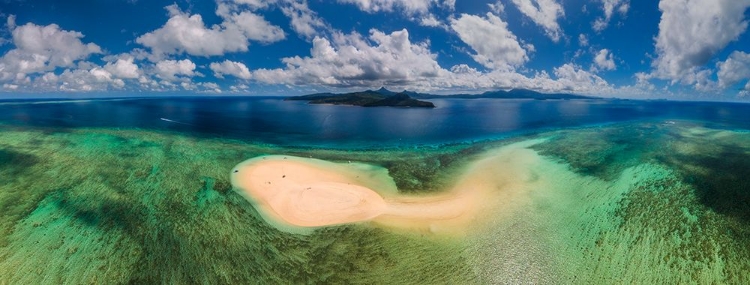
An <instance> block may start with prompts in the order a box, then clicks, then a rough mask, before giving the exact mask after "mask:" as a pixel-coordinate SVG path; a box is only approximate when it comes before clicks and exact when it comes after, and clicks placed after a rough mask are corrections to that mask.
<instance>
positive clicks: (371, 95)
mask: <svg viewBox="0 0 750 285" xmlns="http://www.w3.org/2000/svg"><path fill="white" fill-rule="evenodd" d="M286 100H293V101H308V102H309V103H310V104H334V105H352V106H362V107H417V108H435V104H432V102H427V101H420V100H417V99H414V98H412V97H410V96H409V95H408V94H406V93H403V92H402V93H395V92H391V91H388V90H386V89H384V88H381V89H380V90H378V91H372V90H367V91H363V92H352V93H345V94H333V93H318V94H311V95H304V96H296V97H290V98H286Z"/></svg>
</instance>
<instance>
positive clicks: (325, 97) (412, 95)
mask: <svg viewBox="0 0 750 285" xmlns="http://www.w3.org/2000/svg"><path fill="white" fill-rule="evenodd" d="M445 98H454V99H481V98H489V99H534V100H547V99H557V100H573V99H601V98H598V97H590V96H583V95H576V94H567V93H541V92H537V91H533V90H528V89H511V90H508V91H505V90H498V91H488V92H484V93H481V94H452V95H435V94H425V93H417V92H411V91H406V90H404V91H402V92H393V91H390V90H388V89H385V88H380V89H378V90H366V91H362V92H351V93H343V94H336V93H317V94H310V95H303V96H295V97H289V98H286V99H285V100H290V101H308V103H310V104H334V105H352V106H362V107H386V106H387V107H418V108H435V105H434V104H433V103H432V102H428V101H421V100H425V99H445ZM420 99H421V100H420Z"/></svg>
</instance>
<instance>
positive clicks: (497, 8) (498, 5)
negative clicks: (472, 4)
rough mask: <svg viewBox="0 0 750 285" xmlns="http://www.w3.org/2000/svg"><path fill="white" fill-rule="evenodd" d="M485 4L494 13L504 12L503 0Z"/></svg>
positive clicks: (500, 13)
mask: <svg viewBox="0 0 750 285" xmlns="http://www.w3.org/2000/svg"><path fill="white" fill-rule="evenodd" d="M487 6H489V7H490V12H492V13H495V15H502V14H504V13H505V5H503V2H500V1H497V2H495V3H490V4H487Z"/></svg>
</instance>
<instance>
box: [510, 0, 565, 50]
mask: <svg viewBox="0 0 750 285" xmlns="http://www.w3.org/2000/svg"><path fill="white" fill-rule="evenodd" d="M512 1H513V4H516V7H518V10H520V11H521V13H523V14H524V15H526V16H527V17H529V18H530V19H531V20H532V21H533V22H534V23H536V24H537V25H539V26H540V27H542V28H543V29H544V32H545V33H546V34H547V36H548V37H549V38H550V39H552V41H554V42H557V41H559V40H560V36H561V34H562V30H561V29H560V25H559V24H558V23H557V19H558V18H560V17H563V16H565V12H564V11H563V8H562V6H560V4H558V3H557V2H556V1H555V0H512Z"/></svg>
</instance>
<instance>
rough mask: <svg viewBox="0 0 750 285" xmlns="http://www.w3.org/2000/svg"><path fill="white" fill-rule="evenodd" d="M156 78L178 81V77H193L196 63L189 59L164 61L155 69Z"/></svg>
mask: <svg viewBox="0 0 750 285" xmlns="http://www.w3.org/2000/svg"><path fill="white" fill-rule="evenodd" d="M154 71H155V72H156V76H157V77H159V78H161V79H164V80H167V81H174V80H177V79H178V77H177V75H184V76H188V77H190V76H193V75H195V63H193V62H192V61H191V60H189V59H183V60H180V61H177V60H162V61H159V62H157V63H156V66H155V67H154Z"/></svg>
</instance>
